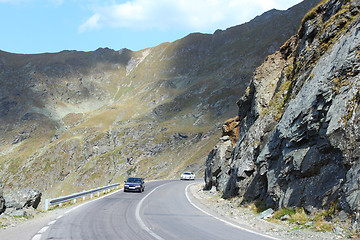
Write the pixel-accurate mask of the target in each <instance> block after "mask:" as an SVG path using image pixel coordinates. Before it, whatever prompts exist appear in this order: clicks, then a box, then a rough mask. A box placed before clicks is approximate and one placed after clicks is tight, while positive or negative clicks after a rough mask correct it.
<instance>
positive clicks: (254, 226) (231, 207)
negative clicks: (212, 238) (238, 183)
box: [189, 183, 346, 240]
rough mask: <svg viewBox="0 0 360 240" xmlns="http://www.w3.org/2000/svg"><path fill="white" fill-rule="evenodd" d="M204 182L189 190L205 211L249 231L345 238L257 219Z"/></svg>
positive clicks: (326, 239) (285, 236)
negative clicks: (205, 185) (206, 185)
mask: <svg viewBox="0 0 360 240" xmlns="http://www.w3.org/2000/svg"><path fill="white" fill-rule="evenodd" d="M203 187H204V184H203V183H199V184H192V185H191V186H190V187H189V191H190V193H191V194H192V196H193V197H194V198H195V199H196V200H197V201H198V202H200V203H201V204H202V208H205V209H204V210H205V211H206V212H215V213H216V214H218V215H219V216H221V217H222V218H225V219H227V220H228V221H229V222H230V223H235V224H237V225H239V226H241V227H244V226H246V227H245V228H248V229H249V230H251V231H254V230H255V231H256V232H259V233H262V234H265V235H270V236H272V237H274V238H277V239H317V240H329V239H346V237H345V236H343V235H341V234H335V233H334V232H317V231H315V230H312V229H308V228H307V229H299V228H297V226H296V225H294V224H292V225H291V224H289V223H288V222H286V221H284V222H283V223H281V224H279V223H273V222H269V221H266V220H263V219H259V214H257V213H255V212H254V211H253V210H251V209H249V208H246V207H239V203H238V202H236V201H234V200H227V199H223V198H221V195H220V194H219V192H217V191H212V190H210V191H205V190H203Z"/></svg>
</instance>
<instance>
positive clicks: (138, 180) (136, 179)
mask: <svg viewBox="0 0 360 240" xmlns="http://www.w3.org/2000/svg"><path fill="white" fill-rule="evenodd" d="M127 182H131V183H141V178H128V180H127Z"/></svg>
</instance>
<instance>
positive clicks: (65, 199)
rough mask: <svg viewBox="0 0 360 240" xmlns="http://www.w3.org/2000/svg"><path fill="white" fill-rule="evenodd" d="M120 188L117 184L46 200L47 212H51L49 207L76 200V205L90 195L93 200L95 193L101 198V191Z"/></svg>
mask: <svg viewBox="0 0 360 240" xmlns="http://www.w3.org/2000/svg"><path fill="white" fill-rule="evenodd" d="M119 186H120V183H115V184H112V185H108V186H104V187H99V188H96V189H91V190H88V191H83V192H78V193H73V194H71V195H68V196H62V197H58V198H53V199H45V211H47V210H49V205H55V204H60V205H61V204H62V203H64V202H68V201H71V200H74V203H76V199H77V198H80V197H83V200H85V197H86V196H88V195H90V198H92V197H93V194H94V193H97V194H98V196H100V192H101V191H106V190H109V191H110V189H111V188H113V189H115V187H119Z"/></svg>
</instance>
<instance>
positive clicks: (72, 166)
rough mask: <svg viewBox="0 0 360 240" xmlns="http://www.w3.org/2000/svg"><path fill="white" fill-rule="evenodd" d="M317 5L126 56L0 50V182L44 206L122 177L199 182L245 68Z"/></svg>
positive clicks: (246, 77) (248, 71)
mask: <svg viewBox="0 0 360 240" xmlns="http://www.w3.org/2000/svg"><path fill="white" fill-rule="evenodd" d="M317 2H318V1H315V0H306V1H304V2H303V3H301V4H298V5H296V6H294V7H292V8H290V9H289V10H287V11H277V10H271V11H269V12H267V13H264V14H263V15H261V16H258V17H256V18H255V19H254V20H252V21H250V22H248V23H245V24H242V25H239V26H235V27H231V28H229V29H226V30H218V31H216V32H215V33H214V34H200V33H193V34H190V35H188V36H186V37H184V38H183V39H179V40H178V41H175V42H173V43H163V44H161V45H159V46H156V47H152V48H148V49H144V50H141V51H138V52H133V51H131V50H128V49H122V50H120V51H114V50H111V49H106V48H105V49H98V50H96V51H93V52H78V51H63V52H60V53H46V54H36V55H22V54H11V53H6V52H0V86H1V88H0V123H1V124H0V135H1V138H0V178H1V180H2V182H3V184H4V191H5V192H9V191H10V190H14V189H20V188H25V187H28V186H31V187H34V188H36V189H38V190H40V191H41V192H43V193H44V194H43V196H44V198H46V197H47V196H50V197H55V196H58V195H63V194H67V193H70V192H73V191H79V190H83V189H88V188H93V187H96V186H103V185H105V184H107V183H110V182H119V181H122V180H123V179H124V178H126V177H127V176H132V175H141V176H143V177H147V178H153V179H154V178H175V177H176V178H177V177H178V176H179V173H180V172H182V171H184V170H191V171H194V172H196V173H197V174H198V176H201V175H202V174H203V171H204V162H205V159H206V155H207V153H208V152H209V151H210V150H211V148H212V147H213V146H214V145H215V143H216V140H217V138H218V135H217V132H218V126H221V123H222V122H223V121H224V120H225V119H227V118H229V117H230V116H233V115H235V114H236V112H237V108H236V105H234V104H232V103H233V102H235V101H236V100H237V99H238V97H239V96H241V95H242V94H243V93H244V92H245V89H246V86H247V85H248V83H249V81H250V79H251V76H252V72H253V71H254V70H255V69H256V67H258V66H259V65H260V64H261V63H262V62H263V61H264V59H265V57H266V56H267V55H269V54H272V53H274V52H275V50H276V49H278V48H279V47H280V46H281V45H282V44H283V43H284V42H285V41H286V40H287V39H288V38H289V37H290V36H291V35H293V34H294V33H296V31H297V29H298V27H299V25H300V23H301V19H302V17H303V16H304V14H305V13H306V12H307V11H308V10H309V9H311V8H312V7H313V6H315V5H316V4H317Z"/></svg>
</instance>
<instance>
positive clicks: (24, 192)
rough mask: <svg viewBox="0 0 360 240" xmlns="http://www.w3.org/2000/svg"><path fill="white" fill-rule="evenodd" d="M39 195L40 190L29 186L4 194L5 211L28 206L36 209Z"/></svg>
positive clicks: (39, 198) (39, 199)
mask: <svg viewBox="0 0 360 240" xmlns="http://www.w3.org/2000/svg"><path fill="white" fill-rule="evenodd" d="M41 195H42V194H41V192H39V191H37V190H34V189H30V188H24V189H20V190H16V191H13V192H11V193H9V194H7V195H6V196H5V206H6V212H13V211H16V210H22V209H24V208H30V207H32V208H34V209H36V208H37V207H38V206H39V203H40V201H41Z"/></svg>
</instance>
